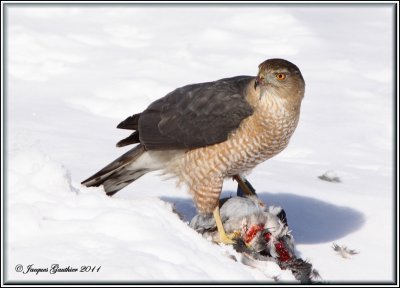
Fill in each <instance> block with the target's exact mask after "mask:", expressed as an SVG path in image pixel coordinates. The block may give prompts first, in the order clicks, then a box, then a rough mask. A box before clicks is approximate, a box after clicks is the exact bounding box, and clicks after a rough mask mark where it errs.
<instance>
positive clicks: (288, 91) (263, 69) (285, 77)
mask: <svg viewBox="0 0 400 288" xmlns="http://www.w3.org/2000/svg"><path fill="white" fill-rule="evenodd" d="M258 68H259V71H258V74H257V77H256V80H255V82H254V88H255V89H257V87H260V92H261V94H260V97H262V96H263V95H264V94H265V92H266V91H270V92H275V93H274V94H276V95H279V96H281V97H284V98H286V97H300V99H302V98H303V97H304V88H305V83H304V79H303V76H302V75H301V72H300V69H299V68H298V67H297V66H296V65H294V64H293V63H291V62H289V61H287V60H284V59H277V58H276V59H268V60H266V61H264V62H263V63H261V64H260V65H258Z"/></svg>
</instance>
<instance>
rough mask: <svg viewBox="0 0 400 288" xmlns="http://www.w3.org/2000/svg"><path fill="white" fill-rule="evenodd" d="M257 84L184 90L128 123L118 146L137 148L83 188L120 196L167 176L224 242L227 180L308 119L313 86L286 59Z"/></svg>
mask: <svg viewBox="0 0 400 288" xmlns="http://www.w3.org/2000/svg"><path fill="white" fill-rule="evenodd" d="M258 68H259V71H258V74H257V76H256V77H253V76H237V77H232V78H225V79H221V80H218V81H214V82H207V83H200V84H191V85H187V86H184V87H181V88H178V89H176V90H174V91H172V92H170V93H169V94H167V95H166V96H164V97H163V98H161V99H159V100H157V101H155V102H153V103H152V104H150V106H149V107H148V108H147V109H146V110H144V111H143V112H142V113H139V114H135V115H133V116H130V117H128V118H127V119H126V120H124V121H123V122H121V123H120V124H119V125H118V128H122V129H128V130H133V131H134V132H133V133H132V134H131V135H130V136H128V137H127V138H125V139H123V140H121V141H120V142H118V144H117V146H119V147H121V146H125V145H129V144H137V145H136V146H135V147H134V148H132V149H131V150H130V151H128V152H127V153H125V154H124V155H122V156H121V157H119V158H118V159H116V160H115V161H113V162H112V163H110V164H109V165H107V166H106V167H104V168H103V169H102V170H100V171H99V172H97V173H96V174H95V175H93V176H92V177H90V178H88V179H87V180H85V181H83V182H82V184H84V185H86V186H100V185H103V186H104V190H105V191H106V193H107V194H108V195H113V194H114V193H116V192H118V191H119V190H121V189H122V188H124V187H125V186H126V185H128V184H130V183H131V182H133V181H135V180H136V179H138V178H140V177H141V176H143V175H144V174H146V173H148V172H150V171H154V170H163V172H165V173H168V174H171V175H173V176H175V178H176V179H177V181H178V182H183V183H184V184H186V185H187V187H188V189H189V191H190V193H191V195H192V196H193V199H194V202H195V203H196V207H197V210H198V211H199V213H213V214H214V217H215V220H216V223H217V228H218V231H219V235H220V241H221V242H223V243H232V239H230V237H229V236H228V235H226V234H225V231H224V229H223V226H222V223H221V219H220V215H219V206H218V203H219V197H220V193H221V189H222V183H223V181H224V179H225V178H228V177H234V179H236V180H237V181H238V182H239V185H242V189H243V190H245V191H247V192H249V189H248V187H246V185H245V184H244V182H243V181H241V180H242V178H241V175H242V174H243V173H244V172H246V171H248V170H250V169H252V168H254V167H255V166H256V165H258V164H259V163H261V162H263V161H265V160H267V159H269V158H271V157H273V156H275V155H276V154H278V153H279V152H281V151H282V150H283V149H285V147H286V146H287V145H288V143H289V139H290V137H291V136H292V134H293V132H294V130H295V128H296V126H297V123H298V120H299V116H300V106H301V101H302V99H303V96H304V89H305V83H304V80H303V77H302V75H301V72H300V70H299V69H298V68H297V66H296V65H294V64H293V63H291V62H289V61H286V60H283V59H269V60H266V61H265V62H263V63H261V64H260V65H259V66H258Z"/></svg>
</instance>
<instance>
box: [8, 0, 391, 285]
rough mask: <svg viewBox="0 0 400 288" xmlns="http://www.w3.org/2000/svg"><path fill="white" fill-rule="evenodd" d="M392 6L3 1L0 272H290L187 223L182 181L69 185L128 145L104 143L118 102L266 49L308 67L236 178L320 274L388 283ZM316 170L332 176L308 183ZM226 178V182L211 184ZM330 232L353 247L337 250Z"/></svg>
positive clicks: (285, 275)
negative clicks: (291, 112)
mask: <svg viewBox="0 0 400 288" xmlns="http://www.w3.org/2000/svg"><path fill="white" fill-rule="evenodd" d="M392 6H393V5H369V6H363V5H351V6H350V5H342V6H340V5H333V6H332V5H329V6H325V5H319V6H317V5H315V6H313V5H307V6H298V5H297V6H290V5H259V4H258V5H218V6H215V5H192V6H191V5H186V6H184V5H162V6H158V5H152V6H146V5H120V6H118V5H108V6H104V5H83V6H82V5H80V6H78V5H55V6H51V5H11V4H9V5H7V6H6V11H5V12H6V17H7V18H6V19H7V26H6V27H5V32H6V39H5V40H6V42H5V48H6V54H5V59H6V66H5V68H6V70H5V71H6V72H7V86H6V89H7V90H6V91H5V92H6V98H5V104H6V110H5V112H6V117H5V119H6V124H5V128H6V133H5V136H6V144H7V147H6V150H5V156H6V158H7V159H6V167H5V168H6V173H5V175H4V176H5V180H6V191H5V195H4V199H5V200H6V201H5V208H6V212H5V213H6V220H5V221H6V222H5V224H6V228H5V236H6V239H5V240H6V245H5V248H6V259H5V260H6V261H5V263H4V264H5V265H6V274H5V276H6V279H7V280H15V281H26V280H29V281H36V280H49V281H54V280H66V281H74V280H75V281H76V280H79V281H83V280H84V281H101V280H109V281H153V282H154V281H164V282H165V281H245V282H253V281H257V282H270V281H274V280H273V279H276V278H278V279H280V280H282V281H293V279H294V278H293V276H292V275H291V273H289V272H288V271H281V270H280V269H279V267H277V266H276V267H272V266H273V265H267V266H268V267H267V268H266V269H265V270H263V271H261V270H257V269H253V268H251V267H248V266H245V265H243V264H241V263H240V262H235V261H234V260H232V258H231V257H230V256H229V255H235V256H236V257H239V255H237V254H235V252H234V251H233V249H232V248H231V247H220V246H218V245H215V244H212V243H211V242H209V241H207V240H206V239H203V238H202V237H201V236H200V235H199V234H197V233H196V232H194V231H192V230H191V229H190V228H189V227H188V226H187V223H186V221H188V220H189V219H190V218H191V217H192V216H193V215H194V214H195V209H194V205H193V203H192V201H191V199H190V197H189V195H188V194H187V193H186V192H185V191H184V190H183V189H178V188H176V187H175V183H174V181H172V180H168V181H165V180H163V179H162V178H161V177H159V176H158V174H157V173H152V174H149V175H146V176H145V177H143V178H141V179H140V180H138V181H137V182H135V183H134V184H132V185H129V186H128V187H127V188H125V189H124V190H123V191H121V192H120V193H118V194H117V195H116V196H114V197H112V198H109V197H106V196H105V195H104V193H103V191H102V188H86V187H82V186H81V185H80V184H79V183H80V182H81V181H82V180H84V179H86V178H87V177H88V176H90V175H92V174H93V173H94V172H97V171H98V170H99V169H100V168H102V167H103V166H104V165H105V164H107V163H109V162H111V161H112V160H113V159H114V158H116V157H117V156H119V155H121V154H122V153H123V152H125V151H127V149H129V148H116V147H115V143H116V142H117V141H118V140H120V139H122V138H123V137H126V136H127V135H128V132H127V131H124V130H118V129H115V126H116V125H117V124H118V123H119V122H120V121H121V120H123V119H125V118H126V117H127V116H129V115H132V114H133V113H137V112H140V111H141V110H142V109H144V108H146V107H147V105H148V104H149V103H150V102H152V101H153V100H155V99H157V98H160V97H162V96H164V95H165V94H166V93H168V92H169V91H171V90H173V89H174V88H176V87H179V86H183V85H186V84H189V83H196V82H204V81H211V80H216V79H220V78H224V77H229V76H235V75H255V73H256V72H257V65H258V64H259V63H261V62H262V61H264V60H265V59H268V58H277V57H280V58H285V59H288V60H290V61H292V62H294V63H295V64H297V65H298V66H299V67H300V69H301V71H302V73H303V75H304V78H305V80H306V85H307V87H306V96H305V99H304V101H303V106H302V114H301V119H300V124H299V126H298V128H297V131H296V132H295V134H294V136H293V138H292V140H291V143H290V144H289V147H288V148H287V149H286V150H285V151H283V152H282V153H281V154H280V155H278V156H276V157H275V158H273V159H271V160H269V161H267V162H265V163H263V164H261V165H259V166H258V167H257V168H256V169H254V171H253V172H252V173H251V174H250V175H249V176H248V179H249V180H250V182H251V183H252V184H253V186H254V187H255V188H256V189H257V192H258V193H259V195H260V197H261V198H262V199H263V200H264V201H265V202H266V203H267V204H271V205H276V206H282V207H283V208H284V209H285V210H286V213H287V217H288V221H289V226H290V228H291V229H292V230H293V235H294V238H295V240H296V242H297V250H298V254H299V256H300V257H302V258H303V259H308V260H309V261H311V263H312V264H313V265H314V268H315V269H317V270H318V271H319V273H320V275H321V276H322V278H323V280H324V281H329V282H335V281H339V282H342V281H347V282H350V281H355V282H360V281H362V282H365V281H392V280H394V278H393V277H394V262H393V261H394V251H395V250H394V244H395V243H394V236H395V235H394V231H393V230H394V228H393V225H394V222H393V220H394V217H393V215H394V212H395V211H394V207H395V206H394V202H393V199H394V198H393V191H394V188H393V141H394V139H393V133H392V132H393V120H392V119H393V111H394V110H393V105H394V103H393V93H394V92H393V81H394V80H393V79H394V78H393V77H394V76H393V62H392V61H393V58H392V55H393V47H394V44H393V39H392V35H393V27H394V26H393V23H392V20H393V17H392V16H393V7H392ZM326 171H334V173H335V174H336V175H337V176H338V177H339V178H340V179H341V181H342V182H341V183H331V182H327V181H321V180H320V179H319V178H318V176H320V175H322V174H323V173H325V172H326ZM235 190H236V185H235V183H234V182H233V181H226V183H225V185H224V189H223V191H224V192H223V195H224V196H229V195H234V194H235V192H234V191H235ZM3 203H4V202H3ZM173 208H174V209H176V210H177V211H178V212H179V213H180V214H181V215H182V217H183V221H182V220H180V219H179V217H178V216H177V214H175V213H173V211H172V210H173ZM334 242H335V243H337V244H338V245H345V246H347V247H349V249H354V250H357V251H358V252H359V254H357V255H354V256H353V257H351V258H350V259H343V258H342V257H340V256H338V255H337V254H336V252H335V251H334V250H333V249H332V245H333V243H334ZM377 263H378V264H377ZM18 264H21V265H23V266H24V271H26V269H27V266H28V265H30V264H33V266H32V268H35V269H36V268H46V267H50V266H51V265H52V264H59V265H60V267H61V268H63V267H68V266H70V267H75V268H77V267H81V266H82V265H91V266H92V267H94V266H96V269H97V268H98V267H99V266H101V269H100V270H99V271H98V272H86V273H61V272H60V273H56V274H50V273H49V272H40V273H38V274H36V273H26V274H24V273H18V272H16V268H15V267H16V265H18Z"/></svg>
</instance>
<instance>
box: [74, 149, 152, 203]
mask: <svg viewBox="0 0 400 288" xmlns="http://www.w3.org/2000/svg"><path fill="white" fill-rule="evenodd" d="M145 152H146V150H145V149H144V147H143V145H141V144H139V145H137V146H136V147H134V148H132V149H131V150H129V151H128V152H126V153H125V154H123V155H122V156H120V157H119V158H117V159H116V160H114V161H113V162H111V163H110V164H108V165H107V166H106V167H104V168H103V169H101V170H100V171H99V172H97V173H96V174H94V175H93V176H91V177H89V178H88V179H86V180H85V181H83V182H82V183H81V184H82V185H85V186H87V187H92V186H100V185H103V186H104V190H105V191H106V193H107V195H113V194H115V193H117V192H118V191H119V190H121V189H122V188H124V187H125V186H127V185H128V184H130V183H132V182H133V181H135V180H137V179H138V178H140V177H141V176H143V175H144V174H146V173H147V172H150V171H151V169H146V168H138V169H136V170H129V169H127V166H128V165H130V164H132V163H133V162H135V161H136V160H137V159H138V158H139V157H140V156H141V155H142V154H143V153H145Z"/></svg>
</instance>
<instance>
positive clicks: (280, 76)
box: [275, 73, 286, 81]
mask: <svg viewBox="0 0 400 288" xmlns="http://www.w3.org/2000/svg"><path fill="white" fill-rule="evenodd" d="M275 78H276V79H278V80H281V81H282V80H285V79H286V74H285V73H276V74H275Z"/></svg>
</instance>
